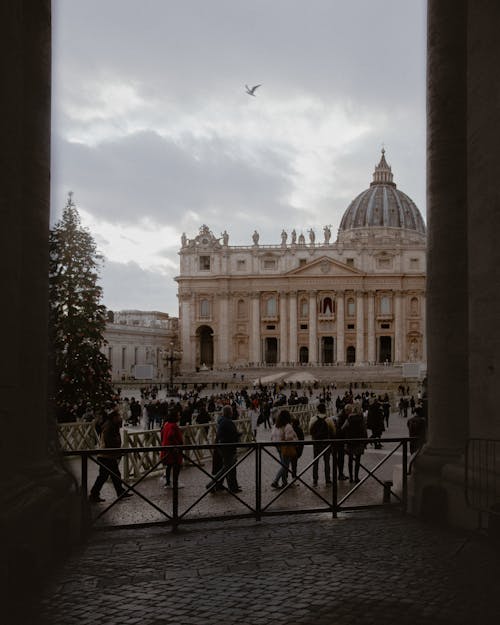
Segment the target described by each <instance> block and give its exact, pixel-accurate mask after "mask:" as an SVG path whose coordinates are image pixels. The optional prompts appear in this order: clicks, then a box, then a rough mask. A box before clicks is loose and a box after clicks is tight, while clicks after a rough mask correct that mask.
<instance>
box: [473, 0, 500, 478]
mask: <svg viewBox="0 0 500 625" xmlns="http://www.w3.org/2000/svg"><path fill="white" fill-rule="evenodd" d="M468 7H469V8H468V21H467V24H468V38H469V41H470V44H469V55H468V59H467V64H468V65H467V76H468V86H467V87H468V88H467V95H468V101H469V107H468V136H467V140H468V142H467V147H468V150H467V156H468V162H467V166H468V174H469V176H468V185H467V206H468V210H469V214H468V221H467V230H466V233H467V235H468V250H469V254H468V285H469V328H470V334H469V340H468V352H469V384H470V386H469V392H470V395H469V411H468V412H469V420H470V425H469V435H470V436H475V437H484V438H490V439H500V419H499V418H498V380H499V373H500V330H499V320H500V290H499V288H498V285H499V284H500V244H499V241H498V234H499V232H500V195H499V180H498V166H499V157H498V146H499V145H500V125H499V123H498V122H499V119H498V117H499V103H500V93H499V85H498V68H499V67H500V65H499V64H500V38H499V36H498V24H499V23H500V3H498V2H495V1H494V0H489V1H487V2H476V3H475V2H471V1H469V5H468ZM478 398H480V401H477V400H478ZM464 412H466V411H464ZM499 463H500V459H498V458H497V466H496V470H497V472H498V473H500V466H499Z"/></svg>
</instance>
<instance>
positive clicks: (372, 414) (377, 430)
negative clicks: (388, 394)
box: [366, 397, 385, 449]
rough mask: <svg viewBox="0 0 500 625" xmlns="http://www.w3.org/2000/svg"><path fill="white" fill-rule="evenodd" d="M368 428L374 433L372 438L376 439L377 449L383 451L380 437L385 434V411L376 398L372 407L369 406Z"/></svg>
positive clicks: (371, 403) (372, 401) (372, 402)
mask: <svg viewBox="0 0 500 625" xmlns="http://www.w3.org/2000/svg"><path fill="white" fill-rule="evenodd" d="M366 426H367V428H368V429H369V430H371V431H372V435H371V436H370V438H373V439H374V447H375V449H381V448H382V443H381V442H380V437H381V436H382V433H383V432H385V426H384V411H383V410H382V406H381V404H380V402H379V401H378V399H377V398H376V397H374V398H372V400H371V401H370V405H369V406H368V417H367V423H366Z"/></svg>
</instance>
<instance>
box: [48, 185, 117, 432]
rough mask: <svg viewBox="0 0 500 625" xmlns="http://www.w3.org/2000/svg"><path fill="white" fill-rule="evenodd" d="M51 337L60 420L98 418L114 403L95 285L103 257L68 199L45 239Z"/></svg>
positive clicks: (102, 309) (102, 312)
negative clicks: (86, 411)
mask: <svg viewBox="0 0 500 625" xmlns="http://www.w3.org/2000/svg"><path fill="white" fill-rule="evenodd" d="M49 254H50V258H49V296H50V316H49V320H50V332H51V340H52V353H53V357H54V361H53V369H54V371H53V373H54V380H53V394H54V397H53V399H54V402H55V407H56V412H57V415H58V419H59V420H61V421H62V420H64V421H71V420H74V419H75V418H76V417H77V416H79V415H81V414H82V412H83V411H84V409H85V406H86V404H87V403H90V405H91V407H92V409H93V410H94V412H96V413H99V412H101V411H102V410H103V409H104V408H105V406H106V403H107V402H109V401H110V400H111V399H112V396H113V389H112V386H111V375H110V366H109V361H108V359H107V358H106V356H105V355H104V354H103V353H102V352H101V351H100V350H101V347H102V345H103V344H104V343H105V340H104V337H103V333H104V329H105V324H106V307H105V306H103V305H102V304H101V303H100V301H101V298H102V289H101V287H100V286H99V285H98V279H99V273H98V272H99V268H100V266H101V265H102V260H103V259H102V256H101V255H100V254H98V252H97V248H96V244H95V241H94V239H93V237H92V235H91V234H90V232H88V231H87V230H86V229H84V228H83V227H82V226H81V223H80V216H79V214H78V210H77V208H76V206H75V204H74V203H73V199H72V193H71V192H70V193H69V194H68V201H67V204H66V206H65V208H64V211H63V215H62V218H61V220H60V221H59V222H57V224H56V225H55V226H54V228H53V229H52V230H51V231H50V239H49Z"/></svg>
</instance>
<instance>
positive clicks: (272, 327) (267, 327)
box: [266, 326, 276, 330]
mask: <svg viewBox="0 0 500 625" xmlns="http://www.w3.org/2000/svg"><path fill="white" fill-rule="evenodd" d="M266 330H276V326H266Z"/></svg>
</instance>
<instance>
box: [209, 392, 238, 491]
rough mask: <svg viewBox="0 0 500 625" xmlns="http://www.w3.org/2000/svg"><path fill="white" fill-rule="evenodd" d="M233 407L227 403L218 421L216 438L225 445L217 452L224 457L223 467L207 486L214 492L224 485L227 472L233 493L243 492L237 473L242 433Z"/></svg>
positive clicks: (217, 441)
mask: <svg viewBox="0 0 500 625" xmlns="http://www.w3.org/2000/svg"><path fill="white" fill-rule="evenodd" d="M232 417H233V409H232V407H231V406H230V405H229V404H226V405H225V406H224V408H223V409H222V414H221V416H220V417H219V420H218V421H217V434H216V438H215V442H216V443H225V444H224V445H223V446H221V447H218V448H217V449H216V450H215V453H219V455H220V457H221V459H222V467H221V468H220V469H219V471H218V472H217V473H216V474H215V475H214V476H213V479H212V481H210V482H209V483H208V484H207V486H206V488H207V489H209V490H211V491H212V492H214V491H215V490H217V489H218V487H219V488H220V487H221V486H222V482H223V479H221V478H222V476H223V475H224V473H226V472H227V475H226V480H227V486H228V488H229V491H230V492H231V493H241V488H240V486H239V484H238V479H237V475H236V462H237V455H236V449H237V448H236V445H235V443H237V442H238V440H239V438H240V434H239V432H238V430H237V429H236V425H235V424H234V421H233V418H232Z"/></svg>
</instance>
